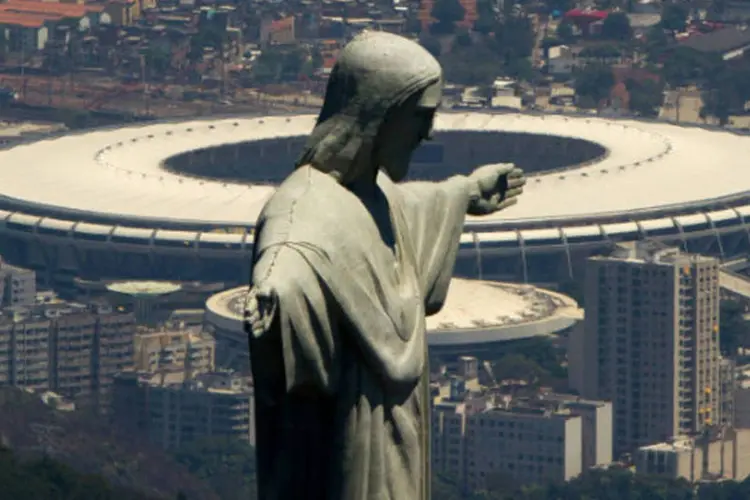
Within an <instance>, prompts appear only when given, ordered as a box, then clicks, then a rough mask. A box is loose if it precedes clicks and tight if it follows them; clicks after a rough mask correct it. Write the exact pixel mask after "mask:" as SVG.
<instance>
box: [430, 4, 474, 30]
mask: <svg viewBox="0 0 750 500" xmlns="http://www.w3.org/2000/svg"><path fill="white" fill-rule="evenodd" d="M431 15H432V17H434V18H435V19H436V20H437V23H435V24H433V25H432V32H433V33H434V34H436V35H449V34H452V33H453V32H454V31H455V24H456V23H457V22H458V21H461V20H463V18H464V16H465V15H466V11H465V9H464V8H463V6H462V5H461V3H460V2H459V1H458V0H436V1H435V4H434V5H433V6H432V13H431Z"/></svg>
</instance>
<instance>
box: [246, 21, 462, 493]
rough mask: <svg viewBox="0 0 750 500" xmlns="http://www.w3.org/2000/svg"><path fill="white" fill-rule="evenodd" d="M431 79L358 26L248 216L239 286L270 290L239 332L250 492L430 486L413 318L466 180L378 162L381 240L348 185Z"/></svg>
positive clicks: (454, 225)
mask: <svg viewBox="0 0 750 500" xmlns="http://www.w3.org/2000/svg"><path fill="white" fill-rule="evenodd" d="M440 79H441V71H440V66H439V65H438V63H437V61H435V60H434V58H432V56H430V55H429V53H427V52H426V51H424V49H422V48H421V47H420V46H419V45H417V44H415V43H413V42H410V41H408V40H405V39H403V38H401V37H398V36H395V35H389V34H386V33H366V34H362V35H360V36H358V37H356V38H355V39H354V40H353V41H352V42H350V43H349V44H348V45H347V47H346V48H345V49H344V50H343V51H342V53H341V55H340V57H339V60H338V62H337V65H336V67H335V68H334V70H333V73H332V75H331V78H330V81H329V85H328V89H327V92H326V96H325V104H324V105H323V109H322V111H321V114H320V117H319V119H318V123H317V125H316V127H315V129H314V130H313V132H312V134H311V136H310V140H309V142H308V147H307V149H306V150H305V152H304V153H303V155H302V157H301V160H300V161H299V162H298V165H297V168H296V169H295V171H294V172H293V173H292V174H291V175H290V176H289V178H287V179H286V180H285V181H284V183H283V184H282V185H281V186H280V188H279V189H278V190H277V191H276V193H275V194H274V195H273V197H272V198H271V199H270V200H269V202H268V203H267V204H266V207H265V208H264V210H263V212H262V214H261V216H260V218H259V220H258V224H257V227H256V239H255V246H254V251H253V276H252V282H251V285H252V290H253V291H251V293H256V294H257V295H256V296H257V297H258V298H259V299H263V295H264V294H265V295H272V296H273V297H274V300H275V301H276V304H277V308H276V312H275V317H274V319H273V322H272V324H271V327H270V328H269V329H268V330H267V331H265V332H263V333H262V334H256V335H251V338H250V351H251V364H252V367H253V376H254V383H255V405H256V417H255V418H256V433H257V435H256V440H257V442H256V446H257V452H258V481H259V492H260V499H261V500H292V499H300V500H308V499H309V500H429V456H430V455H429V422H430V401H429V373H428V367H427V346H426V340H425V316H426V315H428V314H433V313H435V312H437V311H438V310H439V309H440V308H441V307H442V304H443V302H444V300H445V297H446V294H447V290H448V284H449V282H450V277H451V274H452V271H453V266H454V263H455V258H456V254H457V251H458V245H459V238H460V234H461V229H462V226H463V221H464V216H465V213H466V209H467V205H468V196H469V195H468V188H467V184H468V183H467V181H466V178H465V177H456V178H451V179H448V180H446V181H443V182H440V183H417V182H414V183H404V184H395V183H394V182H393V181H391V180H390V179H389V178H388V176H387V175H386V174H385V173H383V172H381V173H379V174H378V175H377V185H378V187H379V188H380V190H381V191H382V193H383V195H384V196H385V199H386V200H387V203H388V207H389V211H390V219H391V220H390V222H391V226H392V229H393V235H394V238H393V239H394V240H395V244H393V245H388V244H386V243H385V242H384V241H383V238H382V237H381V233H380V230H379V228H378V225H377V224H376V222H375V220H374V218H373V217H372V215H371V213H370V212H369V211H368V208H367V207H366V206H365V204H364V203H363V202H362V200H361V199H360V198H358V197H357V196H356V195H355V194H354V193H353V192H351V191H350V190H349V189H347V187H346V186H347V185H350V183H351V182H352V181H355V180H356V179H358V178H359V177H360V176H370V178H371V179H374V175H373V174H374V172H367V171H363V170H366V169H367V168H368V165H370V163H369V162H367V161H359V159H361V158H363V156H362V155H370V154H371V152H372V150H373V145H374V144H375V141H376V139H377V136H378V131H379V130H380V127H381V125H382V124H383V121H384V118H385V116H386V113H387V112H388V110H389V109H390V108H392V107H394V106H398V105H399V104H401V103H403V102H404V101H405V100H406V99H407V98H409V97H410V96H413V95H415V94H417V93H420V92H421V93H422V97H421V99H423V100H425V101H430V100H431V99H432V100H438V101H439V96H436V95H434V89H435V88H436V87H437V86H439V84H440ZM425 89H427V91H426V92H425ZM435 104H436V103H435ZM425 105H427V104H425ZM432 105H433V106H434V104H432ZM368 157H369V156H368ZM369 168H372V167H369Z"/></svg>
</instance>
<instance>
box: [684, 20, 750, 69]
mask: <svg viewBox="0 0 750 500" xmlns="http://www.w3.org/2000/svg"><path fill="white" fill-rule="evenodd" d="M679 46H681V47H687V48H690V49H693V50H696V51H698V52H702V53H704V54H718V55H720V56H721V58H722V59H724V60H725V61H728V60H730V59H737V58H739V57H742V56H743V55H744V54H745V52H746V51H747V50H748V48H750V30H748V29H747V28H739V27H728V28H722V29H718V30H715V31H711V32H709V33H705V34H702V33H700V32H697V33H694V34H693V35H692V36H690V37H688V38H687V39H685V40H683V41H681V42H680V44H679Z"/></svg>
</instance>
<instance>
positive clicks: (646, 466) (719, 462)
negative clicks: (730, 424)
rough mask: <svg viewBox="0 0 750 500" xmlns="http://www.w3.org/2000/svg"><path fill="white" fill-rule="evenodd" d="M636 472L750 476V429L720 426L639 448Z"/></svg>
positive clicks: (707, 478)
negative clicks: (701, 432) (722, 427)
mask: <svg viewBox="0 0 750 500" xmlns="http://www.w3.org/2000/svg"><path fill="white" fill-rule="evenodd" d="M634 458H635V467H636V471H637V472H638V473H641V474H654V475H661V476H668V477H672V478H684V479H687V480H688V481H690V482H697V481H715V480H721V479H733V480H736V481H743V480H744V479H745V478H746V477H748V475H750V429H736V430H733V429H729V428H726V429H717V430H714V431H710V432H706V433H704V434H702V435H699V436H693V437H686V436H682V437H678V438H675V439H671V440H669V441H667V442H664V443H656V444H653V445H650V446H644V447H642V448H640V449H638V451H637V453H636V454H635V457H634Z"/></svg>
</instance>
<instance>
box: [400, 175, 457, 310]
mask: <svg viewBox="0 0 750 500" xmlns="http://www.w3.org/2000/svg"><path fill="white" fill-rule="evenodd" d="M399 187H400V188H401V190H402V193H403V202H404V215H405V217H406V225H407V226H408V232H409V235H410V236H411V239H412V241H413V243H414V249H415V253H416V259H417V271H418V274H419V279H420V283H421V286H422V293H423V294H424V297H425V312H426V314H427V315H431V314H435V313H437V312H438V311H440V309H441V308H442V307H443V304H444V303H445V299H446V296H447V294H448V285H449V284H450V280H451V276H452V275H453V268H454V266H455V264H456V257H457V255H458V247H459V243H460V239H461V234H462V232H463V225H464V219H465V218H466V210H467V208H468V206H469V182H468V179H467V178H466V177H464V176H455V177H451V178H450V179H447V180H445V181H443V182H437V183H433V182H407V183H404V184H400V185H399Z"/></svg>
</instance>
